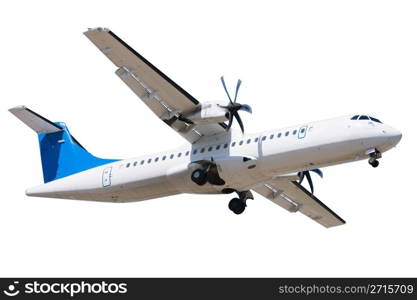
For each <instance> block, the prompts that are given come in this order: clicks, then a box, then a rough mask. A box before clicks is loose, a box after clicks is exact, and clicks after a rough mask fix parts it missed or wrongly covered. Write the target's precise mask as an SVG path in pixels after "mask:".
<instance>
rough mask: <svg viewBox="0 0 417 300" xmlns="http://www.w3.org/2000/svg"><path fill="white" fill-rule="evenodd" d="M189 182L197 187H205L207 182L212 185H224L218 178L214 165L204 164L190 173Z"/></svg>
mask: <svg viewBox="0 0 417 300" xmlns="http://www.w3.org/2000/svg"><path fill="white" fill-rule="evenodd" d="M191 180H192V181H194V182H195V183H196V184H198V185H205V184H206V183H207V182H208V183H210V184H213V185H224V184H225V182H224V180H223V179H221V178H220V176H219V171H218V170H217V166H216V164H206V165H205V166H202V168H199V169H196V170H194V171H193V172H192V173H191Z"/></svg>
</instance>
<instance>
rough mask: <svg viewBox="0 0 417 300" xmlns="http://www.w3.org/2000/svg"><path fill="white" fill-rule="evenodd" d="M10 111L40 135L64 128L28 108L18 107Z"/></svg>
mask: <svg viewBox="0 0 417 300" xmlns="http://www.w3.org/2000/svg"><path fill="white" fill-rule="evenodd" d="M9 111H10V112H11V113H12V114H14V115H15V116H16V117H17V118H18V119H19V120H20V121H22V122H23V123H25V124H26V125H27V126H29V127H30V128H32V129H33V130H34V131H35V132H36V133H38V134H40V133H53V132H58V131H60V130H62V127H60V126H58V125H57V124H55V123H53V122H51V121H49V120H47V119H45V118H44V117H42V116H40V115H38V114H37V113H35V112H34V111H32V110H30V109H29V108H27V107H26V106H16V107H13V108H10V109H9Z"/></svg>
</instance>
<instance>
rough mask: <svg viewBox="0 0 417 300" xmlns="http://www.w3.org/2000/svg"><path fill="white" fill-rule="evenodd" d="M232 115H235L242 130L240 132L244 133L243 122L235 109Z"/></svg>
mask: <svg viewBox="0 0 417 300" xmlns="http://www.w3.org/2000/svg"><path fill="white" fill-rule="evenodd" d="M233 115H234V116H235V118H236V120H237V122H238V123H239V126H240V129H241V130H242V133H245V128H244V127H243V122H242V119H241V118H240V116H239V113H238V112H237V111H236V112H234V113H233Z"/></svg>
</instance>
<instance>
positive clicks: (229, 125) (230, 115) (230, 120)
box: [226, 112, 233, 131]
mask: <svg viewBox="0 0 417 300" xmlns="http://www.w3.org/2000/svg"><path fill="white" fill-rule="evenodd" d="M232 123H233V114H232V113H231V112H229V123H228V124H227V128H226V130H227V131H229V129H230V127H232Z"/></svg>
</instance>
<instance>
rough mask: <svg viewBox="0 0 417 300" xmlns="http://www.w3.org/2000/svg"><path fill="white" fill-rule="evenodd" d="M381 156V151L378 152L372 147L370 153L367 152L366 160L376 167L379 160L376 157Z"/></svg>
mask: <svg viewBox="0 0 417 300" xmlns="http://www.w3.org/2000/svg"><path fill="white" fill-rule="evenodd" d="M381 157H382V155H381V152H379V151H378V150H376V149H374V150H373V151H372V152H371V153H369V160H368V163H369V164H370V165H371V166H372V167H374V168H376V167H378V166H379V161H378V159H379V158H381Z"/></svg>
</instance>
